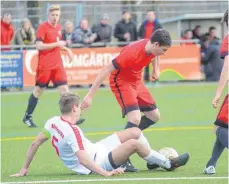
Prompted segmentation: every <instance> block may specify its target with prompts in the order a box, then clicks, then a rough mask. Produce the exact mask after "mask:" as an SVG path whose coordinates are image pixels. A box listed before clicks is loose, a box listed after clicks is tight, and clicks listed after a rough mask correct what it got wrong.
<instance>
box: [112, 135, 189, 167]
mask: <svg viewBox="0 0 229 184" xmlns="http://www.w3.org/2000/svg"><path fill="white" fill-rule="evenodd" d="M134 153H137V154H138V155H139V156H140V157H141V158H143V159H144V160H145V161H147V163H148V164H149V165H154V164H157V165H159V166H161V167H163V168H165V169H167V170H174V169H176V168H177V167H180V166H183V165H185V164H186V163H187V162H188V160H189V154H188V153H186V154H183V155H181V156H180V157H178V158H176V159H174V160H169V159H167V158H165V157H164V156H163V155H162V154H160V153H158V152H156V151H154V150H152V149H149V148H148V147H147V146H145V145H144V144H142V143H141V142H140V141H139V140H136V139H130V140H128V141H126V142H124V143H123V144H121V145H120V146H119V147H118V148H116V149H115V150H113V151H112V152H110V153H109V155H108V159H109V162H110V164H111V165H112V167H113V168H117V167H119V166H120V165H122V164H123V163H125V162H126V160H127V159H128V158H129V157H130V156H131V155H132V154H134Z"/></svg>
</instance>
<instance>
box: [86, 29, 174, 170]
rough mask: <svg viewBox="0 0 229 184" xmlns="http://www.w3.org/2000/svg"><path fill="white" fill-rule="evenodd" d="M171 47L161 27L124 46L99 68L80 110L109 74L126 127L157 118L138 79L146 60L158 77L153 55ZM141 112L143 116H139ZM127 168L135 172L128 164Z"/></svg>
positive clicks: (149, 99)
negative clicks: (147, 35)
mask: <svg viewBox="0 0 229 184" xmlns="http://www.w3.org/2000/svg"><path fill="white" fill-rule="evenodd" d="M170 46H171V37H170V34H169V32H168V31H166V30H164V29H158V30H156V31H155V32H154V33H153V34H152V36H151V38H150V39H143V40H140V41H137V42H134V43H132V44H130V45H127V46H126V47H124V48H123V49H122V51H121V52H120V54H119V55H118V56H117V57H116V58H115V59H113V61H112V63H110V64H108V65H107V66H106V67H104V69H102V70H101V72H100V73H99V75H98V76H97V78H96V80H95V82H94V83H93V85H92V87H91V89H90V90H89V92H88V94H87V95H86V97H85V98H84V100H83V102H82V109H84V108H87V107H89V106H90V105H91V103H92V98H93V96H94V95H95V92H96V91H97V90H98V88H99V86H100V85H101V84H102V82H103V81H104V80H105V79H106V78H107V77H108V76H109V75H110V87H111V90H112V92H113V94H114V95H115V97H116V100H117V101H118V103H119V105H120V106H121V108H122V116H123V117H125V115H127V119H128V122H127V125H126V127H125V128H126V129H127V128H132V127H139V129H141V130H144V129H146V128H148V127H149V126H151V125H153V124H154V123H155V122H157V121H158V120H159V118H160V113H159V110H158V108H157V106H156V103H155V101H154V99H153V97H152V96H151V94H150V93H149V91H148V89H147V88H146V86H145V85H144V82H143V81H142V79H141V77H142V71H143V69H144V67H145V66H148V65H149V63H150V62H152V65H153V77H154V79H159V75H160V70H159V62H158V60H153V59H154V58H155V57H156V56H160V55H162V54H164V53H165V52H166V51H167V49H168V48H169V47H170ZM141 112H143V113H144V116H141ZM125 167H126V168H127V170H128V171H131V172H134V171H137V170H136V169H135V168H134V167H133V166H132V165H131V164H130V163H127V164H126V166H125Z"/></svg>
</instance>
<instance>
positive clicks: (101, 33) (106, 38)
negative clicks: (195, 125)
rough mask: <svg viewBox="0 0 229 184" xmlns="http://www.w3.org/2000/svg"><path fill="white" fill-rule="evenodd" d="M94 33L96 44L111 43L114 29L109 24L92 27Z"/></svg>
mask: <svg viewBox="0 0 229 184" xmlns="http://www.w3.org/2000/svg"><path fill="white" fill-rule="evenodd" d="M92 32H93V33H96V35H97V38H96V40H95V42H110V41H111V36H112V27H111V25H109V24H106V25H103V24H98V25H94V26H93V27H92Z"/></svg>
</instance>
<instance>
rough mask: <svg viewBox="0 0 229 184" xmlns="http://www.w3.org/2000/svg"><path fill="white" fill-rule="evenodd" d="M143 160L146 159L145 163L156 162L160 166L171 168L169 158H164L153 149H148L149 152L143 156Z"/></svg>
mask: <svg viewBox="0 0 229 184" xmlns="http://www.w3.org/2000/svg"><path fill="white" fill-rule="evenodd" d="M144 160H146V161H147V163H149V164H157V165H159V166H161V167H165V168H167V169H169V168H171V163H170V160H169V159H167V158H165V157H164V156H163V155H162V154H160V153H158V152H156V151H154V150H150V153H149V155H148V156H146V157H145V158H144Z"/></svg>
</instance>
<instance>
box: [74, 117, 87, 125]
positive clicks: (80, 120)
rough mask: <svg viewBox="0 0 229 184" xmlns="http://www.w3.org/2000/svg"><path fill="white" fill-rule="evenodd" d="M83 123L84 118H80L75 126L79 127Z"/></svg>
mask: <svg viewBox="0 0 229 184" xmlns="http://www.w3.org/2000/svg"><path fill="white" fill-rule="evenodd" d="M84 121H85V118H80V119H79V120H78V121H77V122H76V125H80V124H82V123H83V122H84Z"/></svg>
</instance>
